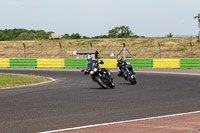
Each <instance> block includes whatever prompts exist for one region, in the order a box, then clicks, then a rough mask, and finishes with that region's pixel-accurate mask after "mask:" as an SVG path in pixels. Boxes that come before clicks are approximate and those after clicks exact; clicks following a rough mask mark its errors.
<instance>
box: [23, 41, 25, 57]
mask: <svg viewBox="0 0 200 133" xmlns="http://www.w3.org/2000/svg"><path fill="white" fill-rule="evenodd" d="M23 46H24V58H26V45H25V43H23Z"/></svg>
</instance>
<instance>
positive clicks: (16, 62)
mask: <svg viewBox="0 0 200 133" xmlns="http://www.w3.org/2000/svg"><path fill="white" fill-rule="evenodd" d="M103 61H104V64H103V65H100V66H101V67H104V68H116V67H117V60H116V59H103ZM126 61H127V62H129V63H131V65H132V66H133V68H200V59H126ZM86 65H87V59H0V67H1V68H13V67H15V68H16V67H21V68H26V67H30V68H86Z"/></svg>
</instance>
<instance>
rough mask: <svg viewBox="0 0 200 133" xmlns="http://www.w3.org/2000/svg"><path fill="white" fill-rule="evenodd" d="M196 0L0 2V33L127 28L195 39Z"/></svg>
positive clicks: (199, 2) (199, 4)
mask: <svg viewBox="0 0 200 133" xmlns="http://www.w3.org/2000/svg"><path fill="white" fill-rule="evenodd" d="M198 13H200V0H0V17H1V19H0V29H13V28H25V29H34V30H39V29H42V30H45V31H54V32H56V33H68V34H72V33H80V34H81V35H85V36H96V35H103V34H106V35H107V34H108V31H109V30H110V29H112V28H114V27H116V26H122V25H125V26H129V28H130V29H131V30H132V31H133V32H134V33H135V34H137V35H144V36H147V37H161V36H165V35H166V34H168V33H172V34H174V35H197V33H198V30H197V29H198V23H197V20H195V19H194V16H196V15H197V14H198Z"/></svg>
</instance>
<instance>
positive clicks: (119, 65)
mask: <svg viewBox="0 0 200 133" xmlns="http://www.w3.org/2000/svg"><path fill="white" fill-rule="evenodd" d="M117 62H118V63H117V69H118V72H119V74H118V76H119V77H126V75H125V74H124V71H125V67H126V65H127V64H128V63H127V62H126V61H124V60H123V59H122V58H121V57H119V58H118V59H117ZM130 69H131V70H130V71H132V72H133V74H135V72H134V71H133V69H132V67H131V68H130Z"/></svg>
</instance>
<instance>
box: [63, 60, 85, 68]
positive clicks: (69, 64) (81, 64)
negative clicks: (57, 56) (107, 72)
mask: <svg viewBox="0 0 200 133" xmlns="http://www.w3.org/2000/svg"><path fill="white" fill-rule="evenodd" d="M86 65H87V59H65V68H86Z"/></svg>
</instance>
